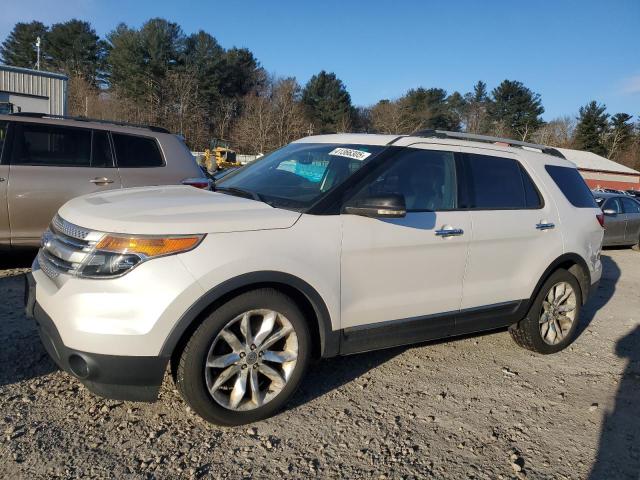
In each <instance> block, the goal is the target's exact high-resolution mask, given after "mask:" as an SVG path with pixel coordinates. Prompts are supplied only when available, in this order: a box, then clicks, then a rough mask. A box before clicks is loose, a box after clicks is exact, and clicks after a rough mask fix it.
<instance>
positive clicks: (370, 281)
mask: <svg viewBox="0 0 640 480" xmlns="http://www.w3.org/2000/svg"><path fill="white" fill-rule="evenodd" d="M383 194H401V195H403V196H404V198H405V202H406V205H407V215H406V217H404V218H398V219H376V218H367V217H361V216H356V215H346V214H343V215H342V229H343V239H342V258H341V312H342V315H341V319H342V328H343V329H345V330H344V331H345V337H346V342H347V343H349V340H350V338H355V339H356V340H358V342H357V343H360V344H359V345H357V346H354V347H352V348H351V350H354V351H356V350H365V349H372V348H380V347H383V346H389V345H394V344H402V343H410V342H415V341H420V340H425V339H428V338H437V337H442V336H446V335H447V334H448V333H450V331H451V329H452V327H453V321H454V315H455V313H456V312H457V311H458V310H459V308H460V299H461V295H462V279H463V275H464V269H465V262H466V257H467V247H468V243H469V238H470V237H471V221H470V213H469V212H467V211H456V209H457V206H458V194H457V171H456V161H455V159H454V152H452V151H442V150H437V149H436V148H434V146H432V145H422V144H418V145H413V146H412V147H410V148H406V149H404V150H402V151H401V152H399V153H398V154H397V155H396V156H395V157H394V158H391V159H389V160H388V161H387V163H386V164H385V165H384V166H383V167H382V168H381V169H379V170H378V171H377V172H374V173H373V175H372V176H370V179H369V180H368V181H367V182H365V185H364V186H363V187H362V188H361V189H360V190H359V191H358V193H356V194H355V196H354V198H355V197H366V196H371V195H383ZM345 350H346V351H350V347H349V346H347V348H346V349H345Z"/></svg>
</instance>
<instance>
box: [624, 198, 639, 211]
mask: <svg viewBox="0 0 640 480" xmlns="http://www.w3.org/2000/svg"><path fill="white" fill-rule="evenodd" d="M620 200H622V208H623V209H624V213H640V203H638V202H636V201H635V200H631V199H630V198H621V199H620Z"/></svg>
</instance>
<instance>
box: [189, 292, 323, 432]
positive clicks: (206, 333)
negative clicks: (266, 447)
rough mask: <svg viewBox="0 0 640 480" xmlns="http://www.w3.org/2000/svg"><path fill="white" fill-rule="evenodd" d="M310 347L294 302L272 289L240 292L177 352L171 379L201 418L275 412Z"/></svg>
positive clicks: (247, 417)
mask: <svg viewBox="0 0 640 480" xmlns="http://www.w3.org/2000/svg"><path fill="white" fill-rule="evenodd" d="M310 351H311V346H310V337H309V331H308V328H307V324H306V322H305V319H304V317H303V315H302V313H301V312H300V310H299V309H298V307H297V306H296V304H295V303H294V302H293V301H292V300H291V299H290V298H289V297H287V296H286V295H283V294H282V293H280V292H278V291H277V290H273V289H260V290H254V291H251V292H247V293H244V294H242V295H239V296H238V297H236V298H234V299H232V300H230V301H229V302H227V303H226V304H224V305H222V306H221V307H220V308H218V309H216V310H215V311H214V312H213V313H212V314H211V315H210V316H209V317H207V318H206V319H205V320H204V322H203V323H202V324H201V325H200V326H199V327H198V329H197V330H196V331H195V332H194V334H193V336H192V337H191V338H190V339H189V341H188V343H187V345H186V346H185V349H184V351H183V352H182V355H181V357H180V361H179V364H178V368H177V375H176V383H177V385H178V389H179V391H180V393H181V394H182V396H183V398H184V399H185V400H186V402H187V403H188V404H189V405H190V406H191V407H192V408H193V410H194V411H195V412H196V413H198V414H199V415H200V416H202V417H203V418H204V419H206V420H208V421H210V422H213V423H217V424H221V425H241V424H245V423H251V422H254V421H257V420H261V419H264V418H266V417H269V416H271V415H273V414H274V413H276V412H277V411H278V410H279V409H280V408H281V407H282V406H283V405H284V404H285V403H286V401H287V400H288V399H289V398H290V397H291V395H292V394H293V393H294V392H295V390H296V388H297V387H298V385H299V383H300V380H301V378H302V376H303V374H304V371H305V370H306V367H307V364H308V362H309V356H310Z"/></svg>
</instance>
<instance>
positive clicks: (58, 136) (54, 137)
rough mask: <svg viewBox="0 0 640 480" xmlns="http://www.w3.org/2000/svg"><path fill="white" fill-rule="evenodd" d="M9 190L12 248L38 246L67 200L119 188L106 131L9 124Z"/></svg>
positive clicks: (31, 124) (32, 124)
mask: <svg viewBox="0 0 640 480" xmlns="http://www.w3.org/2000/svg"><path fill="white" fill-rule="evenodd" d="M11 143H12V145H11V158H10V163H11V165H10V169H11V171H10V181H9V188H8V205H9V223H10V225H11V239H12V240H11V243H12V244H13V245H37V244H38V242H39V238H40V236H41V235H42V232H43V231H44V230H45V229H46V228H47V226H48V224H49V222H50V221H51V219H52V218H53V216H54V215H55V214H56V212H57V211H58V209H59V208H60V207H61V206H62V205H63V204H64V203H65V202H67V201H68V200H70V199H72V198H74V197H77V196H80V195H84V194H87V193H92V192H99V191H104V190H110V189H113V188H120V187H121V182H120V177H119V175H118V171H117V169H116V168H114V165H113V156H112V153H111V146H110V142H109V136H108V133H107V132H106V131H102V130H95V131H92V130H91V129H86V128H75V127H67V126H59V125H49V124H38V123H26V122H25V123H14V128H13V135H12V141H11Z"/></svg>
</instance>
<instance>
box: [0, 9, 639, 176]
mask: <svg viewBox="0 0 640 480" xmlns="http://www.w3.org/2000/svg"><path fill="white" fill-rule="evenodd" d="M37 37H40V38H41V51H42V54H41V59H40V65H41V68H42V69H43V70H50V71H57V72H63V73H65V74H66V75H68V76H69V95H68V109H69V112H70V114H72V115H81V116H87V117H95V118H103V119H113V120H120V121H128V122H132V123H146V124H155V125H160V126H164V127H166V128H168V129H169V130H171V131H173V132H176V133H180V134H182V135H184V137H185V139H186V141H187V143H188V145H189V146H190V147H191V148H192V149H194V150H202V149H204V148H206V147H207V146H209V143H210V141H211V140H212V139H213V138H224V139H230V140H231V141H232V143H233V144H234V146H235V147H236V148H237V149H238V150H239V151H240V152H242V153H264V152H268V151H270V150H273V149H275V148H278V147H280V146H282V145H284V144H286V143H288V142H290V141H291V140H294V139H296V138H299V137H301V136H304V135H307V134H314V133H315V134H317V133H331V132H345V131H359V132H378V133H390V134H404V133H411V132H414V131H416V130H420V129H442V130H453V131H466V132H470V133H478V134H486V135H495V136H500V137H509V138H516V139H520V140H525V141H531V142H537V143H543V144H547V145H551V146H558V147H569V148H578V149H582V150H588V151H592V152H594V153H597V154H599V155H603V156H606V157H608V158H611V159H614V160H616V161H619V162H621V163H624V164H626V165H629V166H631V167H633V168H640V123H634V122H633V117H632V115H630V114H628V113H622V112H620V113H615V114H613V115H610V114H609V113H607V111H606V107H605V106H604V105H601V104H600V103H598V102H596V101H590V102H589V103H587V104H586V105H584V106H583V107H581V108H580V110H579V113H578V115H577V117H571V116H565V117H562V118H557V119H554V120H551V121H549V122H545V121H544V120H543V119H542V114H543V113H544V107H543V104H542V99H541V97H540V95H539V94H537V93H535V92H534V91H532V90H531V89H529V88H528V87H526V86H525V85H524V84H523V83H522V82H519V81H515V80H504V81H502V82H501V83H500V84H499V85H497V86H495V87H494V88H493V89H492V90H491V91H489V89H488V86H487V84H486V83H484V82H482V81H478V82H477V83H476V84H475V85H474V86H473V88H472V89H471V91H470V92H467V93H464V94H463V93H460V92H457V91H456V92H453V93H448V92H447V91H446V90H445V89H442V88H422V87H419V88H413V89H410V90H409V91H407V92H406V93H405V94H404V95H402V96H400V97H399V98H395V99H383V100H380V101H379V102H377V103H376V104H374V105H371V106H364V107H363V106H356V105H354V104H353V102H352V100H351V96H350V94H349V92H348V90H347V88H346V86H345V84H344V83H343V82H342V81H341V80H340V79H339V78H338V77H337V76H336V75H335V74H334V73H331V72H327V71H324V70H323V71H321V72H319V73H317V74H316V75H314V76H312V77H311V79H310V80H309V81H308V82H307V83H306V84H305V85H300V84H299V83H298V82H297V80H296V79H295V78H293V77H277V76H274V75H269V74H268V73H267V71H266V70H265V68H264V67H263V66H262V65H261V64H260V62H259V61H258V59H256V58H255V56H254V55H253V53H252V52H251V51H250V50H249V49H246V48H236V47H232V48H224V47H222V46H221V45H220V44H219V43H218V41H217V40H216V39H215V37H213V36H212V35H211V34H209V33H207V32H205V31H202V30H201V31H199V32H196V33H193V34H190V35H186V34H185V33H184V32H183V30H182V29H181V27H180V26H179V25H178V24H177V23H174V22H170V21H168V20H165V19H161V18H153V19H150V20H148V21H147V22H145V23H144V24H143V25H142V26H141V27H140V28H132V27H130V26H128V25H126V24H124V23H121V24H119V25H118V26H116V28H115V29H114V30H113V31H111V32H110V33H108V34H107V35H106V37H105V38H100V37H99V36H98V35H97V34H96V32H95V30H94V29H93V27H92V26H91V25H90V24H89V23H88V22H85V21H82V20H77V19H73V20H69V21H67V22H63V23H57V24H54V25H51V26H47V25H44V24H43V23H41V22H37V21H33V22H30V23H17V24H16V25H15V26H14V28H13V30H12V31H11V33H10V34H9V35H8V36H7V38H6V39H5V40H4V42H3V43H2V45H1V46H0V59H1V60H2V62H3V63H5V64H8V65H14V66H19V67H26V68H33V66H34V65H35V63H36V50H35V47H34V44H35V41H36V38H37Z"/></svg>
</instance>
